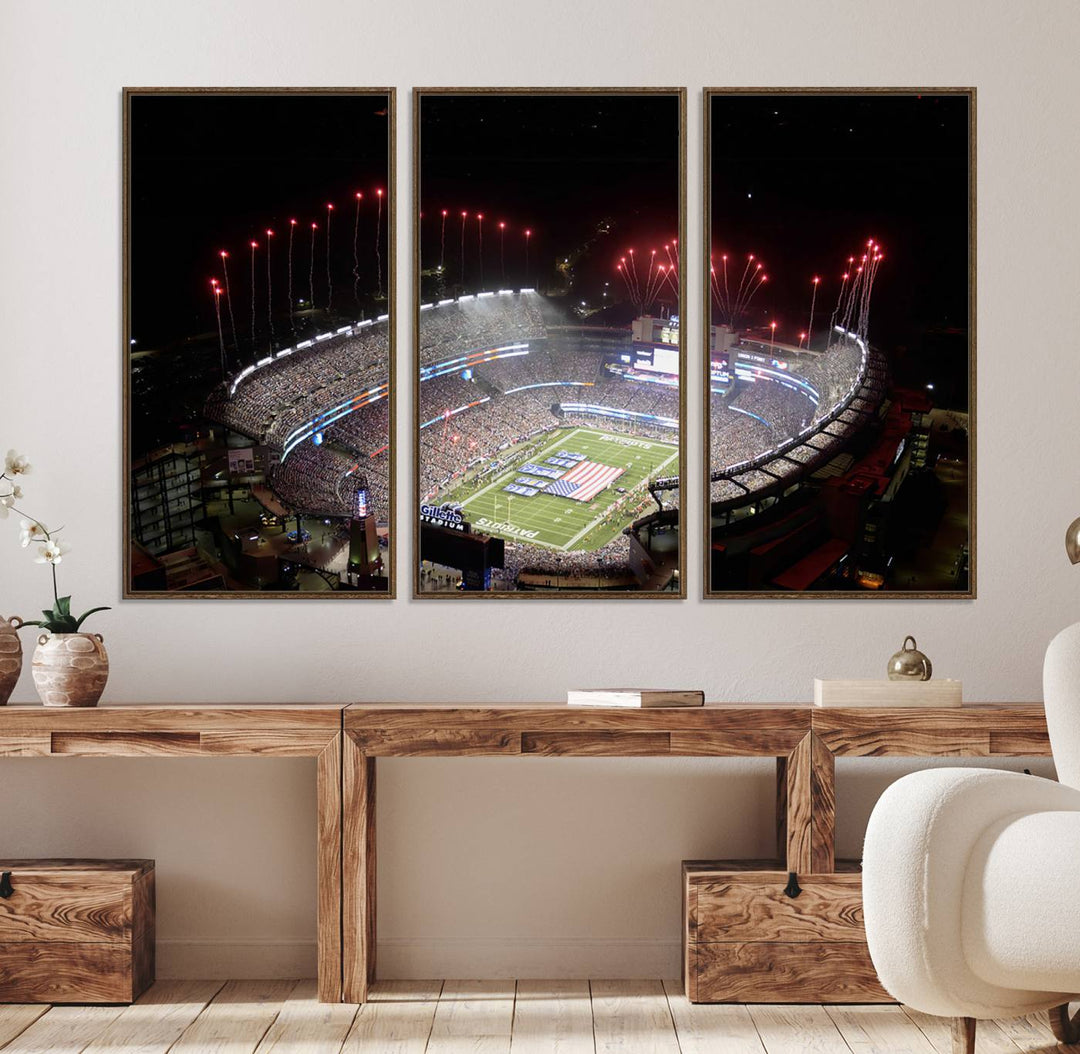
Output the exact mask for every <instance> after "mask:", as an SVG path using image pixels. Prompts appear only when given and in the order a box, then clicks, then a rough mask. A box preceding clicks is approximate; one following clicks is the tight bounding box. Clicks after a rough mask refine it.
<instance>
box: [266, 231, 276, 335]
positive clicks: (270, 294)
mask: <svg viewBox="0 0 1080 1054" xmlns="http://www.w3.org/2000/svg"><path fill="white" fill-rule="evenodd" d="M273 237H274V232H273V231H272V230H270V229H269V228H267V231H266V321H267V323H268V326H269V336H268V339H269V341H270V350H271V351H273V350H274V287H273V285H272V283H271V280H270V240H271V239H272V238H273Z"/></svg>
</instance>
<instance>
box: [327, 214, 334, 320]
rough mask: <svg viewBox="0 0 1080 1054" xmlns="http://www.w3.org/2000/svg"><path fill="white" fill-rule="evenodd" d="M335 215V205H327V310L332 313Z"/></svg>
mask: <svg viewBox="0 0 1080 1054" xmlns="http://www.w3.org/2000/svg"><path fill="white" fill-rule="evenodd" d="M333 215H334V206H333V205H330V204H328V205H327V206H326V311H327V314H329V313H330V310H331V308H332V307H333V305H334V280H333V278H332V276H331V274H330V217H331V216H333Z"/></svg>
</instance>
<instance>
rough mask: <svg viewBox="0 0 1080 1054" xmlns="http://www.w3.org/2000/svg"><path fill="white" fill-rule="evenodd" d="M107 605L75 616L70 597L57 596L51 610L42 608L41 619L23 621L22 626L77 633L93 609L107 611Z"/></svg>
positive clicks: (54, 631)
mask: <svg viewBox="0 0 1080 1054" xmlns="http://www.w3.org/2000/svg"><path fill="white" fill-rule="evenodd" d="M108 610H109V608H107V607H99V608H91V609H90V610H89V611H87V612H85V613H84V614H82V615H80V616H79V617H78V618H76V617H75V616H74V615H73V614H72V613H71V597H57V598H56V603H55V604H53V606H52V610H51V611H46V610H43V611H42V612H41V613H42V615H44V616H45V617H44V618H42V619H36V620H34V621H32V622H24V623H23V625H24V626H40V627H41V628H42V629H45V630H48V631H49V632H50V633H78V632H79V627H80V626H81V625H82V624H83V623H84V622H85V621H86V620H87V619H88V618H89V617H90V616H91V615H93V614H94V612H95V611H108Z"/></svg>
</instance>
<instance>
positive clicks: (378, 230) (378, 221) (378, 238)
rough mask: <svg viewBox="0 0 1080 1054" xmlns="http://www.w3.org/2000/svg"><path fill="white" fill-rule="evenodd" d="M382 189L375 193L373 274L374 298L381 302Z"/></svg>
mask: <svg viewBox="0 0 1080 1054" xmlns="http://www.w3.org/2000/svg"><path fill="white" fill-rule="evenodd" d="M382 195H383V192H382V188H381V187H380V188H379V189H378V190H376V191H375V197H376V198H377V199H378V201H379V208H378V212H377V213H376V216H375V273H376V276H377V278H378V291H377V292H376V294H375V295H376V296H377V297H378V298H379V299H380V300H381V299H382V295H383V288H382Z"/></svg>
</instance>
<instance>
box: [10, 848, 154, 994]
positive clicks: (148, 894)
mask: <svg viewBox="0 0 1080 1054" xmlns="http://www.w3.org/2000/svg"><path fill="white" fill-rule="evenodd" d="M153 981H154V861H153V860H7V861H5V860H3V859H0V1003H130V1002H133V1001H134V1000H135V999H137V998H138V997H139V996H140V995H142V993H143V992H144V991H146V989H147V988H149V987H150V985H151V984H153Z"/></svg>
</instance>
